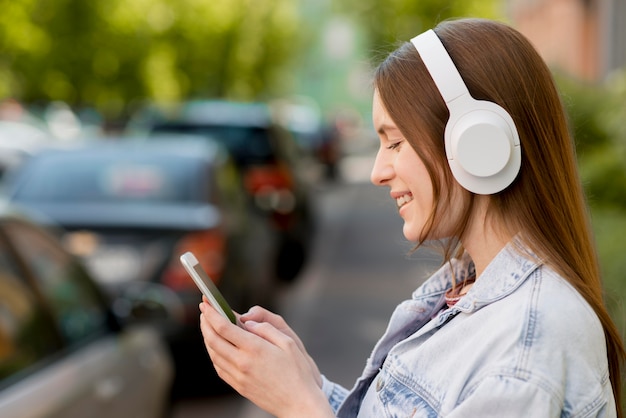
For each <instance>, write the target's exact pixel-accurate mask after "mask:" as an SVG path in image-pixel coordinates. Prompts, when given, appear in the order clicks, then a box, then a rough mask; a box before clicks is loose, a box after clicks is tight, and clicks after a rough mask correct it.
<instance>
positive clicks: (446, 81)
mask: <svg viewBox="0 0 626 418" xmlns="http://www.w3.org/2000/svg"><path fill="white" fill-rule="evenodd" d="M411 43H412V44H413V46H414V47H415V49H417V51H418V52H419V54H420V57H421V58H422V61H424V65H426V68H427V69H428V72H429V73H430V76H431V77H432V78H433V80H434V81H435V84H436V85H437V87H438V88H439V92H440V93H441V97H443V100H445V102H446V104H448V103H450V102H452V101H453V100H454V99H456V98H458V97H460V96H463V95H465V94H467V95H469V94H470V93H469V90H467V86H466V85H465V82H464V81H463V78H462V77H461V74H459V71H458V70H457V69H456V66H455V65H454V63H453V62H452V59H451V58H450V55H448V51H446V48H445V47H444V46H443V44H442V43H441V41H440V40H439V37H438V36H437V34H436V33H435V31H434V30H432V29H429V30H427V31H426V32H424V33H422V34H420V35H417V36H416V37H415V38H413V39H411Z"/></svg>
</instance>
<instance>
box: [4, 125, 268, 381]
mask: <svg viewBox="0 0 626 418" xmlns="http://www.w3.org/2000/svg"><path fill="white" fill-rule="evenodd" d="M5 194H6V196H7V198H8V199H10V200H11V201H12V202H13V203H14V204H17V205H20V206H21V207H22V208H24V209H25V210H28V211H29V212H31V213H33V214H34V216H39V217H40V219H42V222H45V219H47V220H48V221H49V222H50V223H53V224H58V225H60V226H61V227H62V228H63V230H64V234H63V238H62V239H63V241H64V243H65V245H66V247H67V248H68V249H70V250H71V251H72V252H73V253H75V254H78V255H80V256H81V257H82V258H83V259H84V261H85V263H86V265H87V267H88V268H89V269H90V271H91V272H93V274H94V277H95V278H96V279H97V280H98V282H99V283H100V284H101V285H102V286H103V287H104V288H105V289H106V291H107V292H108V293H109V294H111V295H117V294H118V292H119V288H120V287H121V288H126V287H127V286H128V283H129V282H135V283H145V282H151V283H158V284H161V285H164V286H165V287H167V288H169V289H171V290H172V291H173V292H175V294H176V296H177V298H178V299H179V300H180V301H181V303H182V306H183V307H184V316H183V319H182V320H181V321H180V323H179V324H178V326H176V327H171V324H167V325H168V326H167V328H166V327H161V328H162V331H163V333H164V335H166V337H167V340H168V342H169V344H170V347H171V349H172V353H173V355H174V359H175V361H176V379H175V383H174V386H175V389H176V390H177V388H183V386H184V387H186V386H187V384H188V383H189V384H190V387H191V388H193V383H194V382H195V380H196V379H197V378H198V374H199V373H205V371H209V372H210V370H212V366H211V365H210V363H209V361H208V358H207V355H206V351H205V349H204V346H203V344H202V341H201V335H200V332H199V311H198V303H199V302H200V298H201V294H200V291H199V290H198V288H197V287H196V286H195V284H194V283H193V281H192V279H191V278H190V277H189V276H188V274H187V272H186V271H185V270H184V268H183V266H182V265H181V263H180V260H179V257H180V255H181V254H183V253H184V252H186V251H192V252H193V253H194V254H195V256H196V257H197V259H198V260H199V261H200V263H201V264H202V266H203V267H204V268H205V270H206V271H207V272H208V273H209V275H210V277H211V278H212V279H213V280H214V281H215V282H216V284H217V286H218V288H219V289H220V290H221V291H222V293H223V294H224V296H225V297H226V299H227V300H228V302H229V303H230V304H231V306H232V307H233V309H235V310H237V311H239V312H241V311H244V310H247V309H248V308H249V307H250V306H251V305H253V304H263V305H270V306H271V305H272V302H273V299H274V297H275V296H276V291H275V287H274V286H275V285H276V284H277V280H276V278H275V276H274V275H273V274H274V269H273V264H272V260H273V258H274V251H275V248H276V243H275V241H274V240H275V238H274V235H273V234H272V231H271V230H270V229H269V227H268V226H267V224H266V222H265V221H264V220H263V219H262V218H261V217H260V216H258V215H257V214H255V213H253V212H251V211H249V208H248V206H247V205H246V200H245V199H246V196H245V193H244V192H243V189H242V186H241V180H240V178H239V172H238V170H237V168H236V166H235V165H234V164H233V162H232V160H231V159H230V157H229V154H228V153H227V151H226V150H224V149H223V148H222V147H221V146H220V145H219V144H218V143H216V142H208V141H206V140H201V141H197V140H191V139H188V138H182V137H179V138H177V140H173V139H164V140H162V141H157V140H155V141H137V142H133V141H125V140H122V139H118V140H113V139H110V140H107V141H94V142H89V143H84V144H82V145H81V146H77V147H73V148H71V149H62V150H52V149H51V150H42V151H40V152H39V153H37V155H35V156H33V157H32V158H31V159H29V160H28V162H27V163H25V164H24V165H22V166H21V167H20V169H19V170H16V171H15V172H13V173H11V175H10V176H9V177H8V178H7V182H6V188H5ZM35 214H36V215H35ZM150 318H152V316H150ZM155 325H156V326H159V325H160V324H158V323H156V324H155ZM196 360H198V361H199V363H198V362H196ZM181 385H182V386H181ZM185 390H186V389H182V391H183V392H184V391H185Z"/></svg>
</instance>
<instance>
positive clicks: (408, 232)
mask: <svg viewBox="0 0 626 418" xmlns="http://www.w3.org/2000/svg"><path fill="white" fill-rule="evenodd" d="M402 234H403V235H404V238H406V239H407V240H408V241H410V242H414V243H417V242H419V241H420V234H419V231H414V228H410V227H409V226H407V225H406V224H404V228H402Z"/></svg>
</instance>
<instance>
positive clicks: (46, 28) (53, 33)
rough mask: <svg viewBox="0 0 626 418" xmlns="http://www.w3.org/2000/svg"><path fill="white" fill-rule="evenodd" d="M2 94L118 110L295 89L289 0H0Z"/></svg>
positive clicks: (293, 12) (293, 18)
mask: <svg viewBox="0 0 626 418" xmlns="http://www.w3.org/2000/svg"><path fill="white" fill-rule="evenodd" d="M0 10H2V15H1V17H0V99H2V98H6V97H14V98H17V99H20V100H23V101H25V102H27V103H33V102H38V101H42V102H47V101H50V100H62V101H65V102H67V103H69V104H70V105H74V106H81V105H90V106H95V107H96V108H98V109H100V110H101V111H103V112H104V113H105V115H107V116H108V117H118V116H119V115H120V114H121V113H122V112H123V111H124V109H125V108H127V105H128V104H129V103H132V102H133V101H138V100H146V99H148V100H156V101H158V102H168V101H176V100H180V99H183V98H187V97H191V96H219V97H231V98H237V99H251V98H257V97H262V96H269V95H272V94H277V93H280V92H281V91H282V90H285V89H288V88H289V84H288V81H289V77H285V74H288V72H287V71H286V70H285V69H286V68H287V67H288V64H289V62H290V60H291V59H293V57H294V53H295V52H296V51H297V50H298V49H297V47H298V43H299V38H298V36H297V33H298V32H297V29H298V27H299V25H298V19H299V16H298V13H297V8H296V7H295V5H294V3H293V2H292V1H290V0H211V1H206V0H89V1H84V0H55V1H46V0H0Z"/></svg>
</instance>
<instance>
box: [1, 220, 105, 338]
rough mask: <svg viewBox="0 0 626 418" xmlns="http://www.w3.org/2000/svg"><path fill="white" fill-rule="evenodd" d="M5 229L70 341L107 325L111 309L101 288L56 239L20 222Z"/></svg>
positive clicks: (89, 336)
mask: <svg viewBox="0 0 626 418" xmlns="http://www.w3.org/2000/svg"><path fill="white" fill-rule="evenodd" d="M5 231H6V233H7V235H9V236H10V239H11V240H12V242H13V243H14V245H15V246H16V248H17V249H18V251H19V252H20V253H21V254H22V256H23V257H24V259H25V261H26V263H27V264H28V267H29V269H30V270H31V271H32V272H33V275H34V277H35V280H36V282H37V283H36V284H37V285H38V286H39V287H40V291H41V293H42V296H43V297H44V299H46V301H47V302H48V303H49V305H50V309H51V311H52V314H53V316H54V320H55V321H56V325H57V327H58V329H59V332H60V334H61V335H62V337H63V338H64V339H65V341H66V342H67V343H68V344H69V345H72V344H77V343H80V342H82V341H85V340H87V339H90V338H91V337H93V336H94V335H98V334H101V333H102V332H104V331H105V330H106V329H107V313H106V310H105V309H104V308H103V304H102V299H101V297H100V294H99V293H98V290H97V289H96V288H95V287H94V284H93V282H91V281H90V280H88V279H87V277H86V273H85V271H84V269H82V268H79V266H78V264H76V262H75V261H74V259H73V258H71V257H70V256H69V255H68V254H67V253H65V252H64V251H63V250H62V249H61V247H59V244H58V243H57V241H56V240H53V239H52V238H51V236H49V235H47V234H44V233H43V232H41V231H40V230H37V229H35V228H32V227H30V226H28V225H26V224H23V223H18V222H11V223H7V224H6V225H5Z"/></svg>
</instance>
